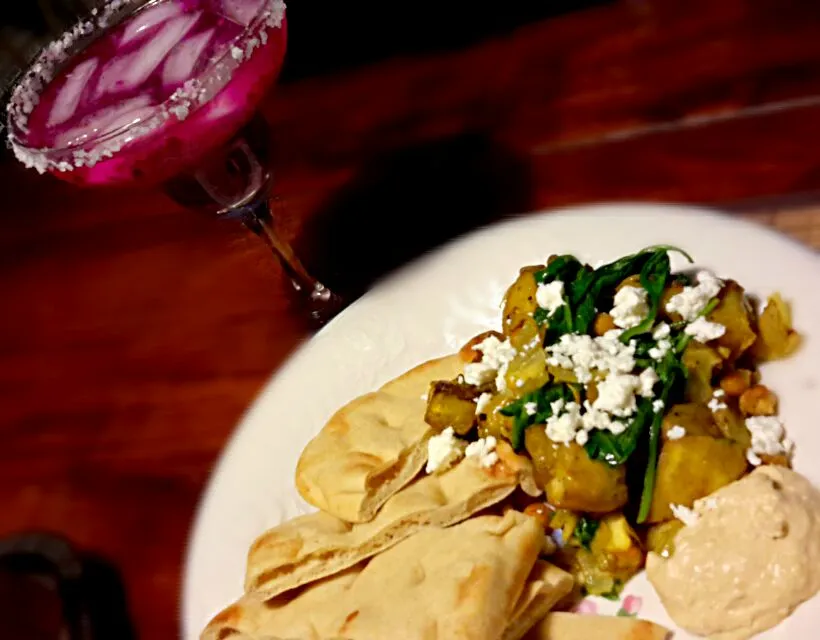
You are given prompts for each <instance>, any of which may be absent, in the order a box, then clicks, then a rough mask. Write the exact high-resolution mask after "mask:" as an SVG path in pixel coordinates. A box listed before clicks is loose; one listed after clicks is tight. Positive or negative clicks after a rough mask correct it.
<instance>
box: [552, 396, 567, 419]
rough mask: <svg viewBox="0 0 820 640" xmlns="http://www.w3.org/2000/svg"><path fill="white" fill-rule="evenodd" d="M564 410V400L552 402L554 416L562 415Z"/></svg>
mask: <svg viewBox="0 0 820 640" xmlns="http://www.w3.org/2000/svg"><path fill="white" fill-rule="evenodd" d="M563 408H564V400H563V398H558V400H553V401H552V402H550V409H552V413H553V415H555V414H557V413H561V410H562V409H563Z"/></svg>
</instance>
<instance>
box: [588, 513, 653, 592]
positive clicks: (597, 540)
mask: <svg viewBox="0 0 820 640" xmlns="http://www.w3.org/2000/svg"><path fill="white" fill-rule="evenodd" d="M589 549H590V551H592V553H594V554H595V555H596V556H606V560H605V562H606V565H607V569H608V570H609V572H610V573H612V574H615V575H616V577H618V578H619V579H622V580H623V581H626V579H628V578H630V577H632V576H633V575H634V574H635V573H637V572H638V571H639V570H640V568H641V567H642V566H643V551H642V550H641V543H640V540H639V539H638V534H636V533H635V531H634V529H632V527H631V526H629V522H627V519H626V517H625V516H624V515H623V514H622V513H613V514H610V515H608V516H604V517H603V518H602V519H601V521H600V524H599V526H598V531H596V533H595V537H594V538H593V539H592V544H590V547H589Z"/></svg>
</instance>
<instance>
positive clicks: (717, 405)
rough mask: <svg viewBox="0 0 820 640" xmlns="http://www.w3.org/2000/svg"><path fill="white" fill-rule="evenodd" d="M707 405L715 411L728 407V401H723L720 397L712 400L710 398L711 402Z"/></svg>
mask: <svg viewBox="0 0 820 640" xmlns="http://www.w3.org/2000/svg"><path fill="white" fill-rule="evenodd" d="M707 406H708V407H709V408H710V409H711V410H712V412H713V413H714V412H715V411H722V410H723V409H727V408H728V406H727V405H726V403H725V402H722V401H721V400H720V398H712V399H711V400H709V404H708V405H707Z"/></svg>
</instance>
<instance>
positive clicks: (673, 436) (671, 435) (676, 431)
mask: <svg viewBox="0 0 820 640" xmlns="http://www.w3.org/2000/svg"><path fill="white" fill-rule="evenodd" d="M685 435H686V429H684V428H683V427H682V426H680V425H679V424H676V425H675V426H674V427H672V428H671V429H669V431H667V432H666V439H667V440H680V439H681V438H682V437H683V436H685Z"/></svg>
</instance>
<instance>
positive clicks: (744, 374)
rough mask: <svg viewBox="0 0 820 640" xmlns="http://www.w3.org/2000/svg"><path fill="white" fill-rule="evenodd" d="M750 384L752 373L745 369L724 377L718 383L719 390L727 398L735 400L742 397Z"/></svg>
mask: <svg viewBox="0 0 820 640" xmlns="http://www.w3.org/2000/svg"><path fill="white" fill-rule="evenodd" d="M751 384H752V372H751V371H747V370H745V369H738V370H737V371H733V372H732V373H730V374H728V375H726V376H724V377H723V378H722V379H721V381H720V388H721V389H723V391H724V392H725V393H726V395H727V396H731V397H733V398H737V397H738V396H741V395H743V392H744V391H746V390H747V389H748V388H749V387H750V386H751Z"/></svg>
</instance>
